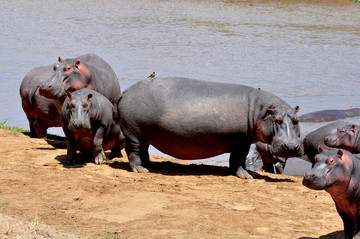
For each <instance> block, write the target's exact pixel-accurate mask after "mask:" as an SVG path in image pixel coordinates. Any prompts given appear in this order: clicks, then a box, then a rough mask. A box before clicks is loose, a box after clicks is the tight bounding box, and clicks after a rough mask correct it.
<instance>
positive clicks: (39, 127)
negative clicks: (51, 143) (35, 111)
mask: <svg viewBox="0 0 360 239" xmlns="http://www.w3.org/2000/svg"><path fill="white" fill-rule="evenodd" d="M47 125H48V123H47V122H46V121H44V120H42V119H40V118H37V119H35V120H34V124H33V127H34V129H35V131H36V134H37V137H38V138H45V139H46V133H47V129H48V126H47Z"/></svg>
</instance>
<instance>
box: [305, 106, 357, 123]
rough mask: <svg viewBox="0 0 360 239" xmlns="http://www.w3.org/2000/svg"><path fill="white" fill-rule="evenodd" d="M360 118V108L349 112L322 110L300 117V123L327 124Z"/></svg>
mask: <svg viewBox="0 0 360 239" xmlns="http://www.w3.org/2000/svg"><path fill="white" fill-rule="evenodd" d="M356 116H360V108H351V109H347V110H320V111H314V112H310V113H307V114H303V115H300V116H299V118H300V122H304V123H307V122H311V123H318V122H327V121H335V120H341V119H346V118H350V117H356Z"/></svg>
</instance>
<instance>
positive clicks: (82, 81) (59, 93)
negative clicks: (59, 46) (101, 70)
mask: <svg viewBox="0 0 360 239" xmlns="http://www.w3.org/2000/svg"><path fill="white" fill-rule="evenodd" d="M88 77H89V70H88V69H87V67H86V66H85V65H84V64H83V63H81V62H80V61H75V60H74V59H65V60H61V58H60V57H59V62H58V63H55V64H54V74H53V75H52V76H51V78H50V79H47V80H44V81H42V82H41V84H40V86H39V89H40V90H39V92H40V94H41V95H43V96H45V97H47V98H50V99H55V100H56V99H64V98H65V97H66V93H67V92H73V91H75V90H79V89H82V88H85V87H86V84H87V83H86V82H87V78H88Z"/></svg>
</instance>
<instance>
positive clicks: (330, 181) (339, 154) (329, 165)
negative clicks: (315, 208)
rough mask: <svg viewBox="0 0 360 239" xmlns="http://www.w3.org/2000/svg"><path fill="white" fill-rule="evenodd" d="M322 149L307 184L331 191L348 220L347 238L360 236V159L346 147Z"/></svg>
mask: <svg viewBox="0 0 360 239" xmlns="http://www.w3.org/2000/svg"><path fill="white" fill-rule="evenodd" d="M319 153H320V154H318V155H316V163H315V165H314V167H313V168H312V169H311V170H310V171H308V172H307V173H305V175H304V179H303V184H304V186H306V187H308V188H310V189H315V190H323V189H324V190H325V191H326V192H328V193H329V194H330V195H331V197H332V199H333V200H334V202H335V205H336V209H337V211H338V213H339V215H340V217H341V218H342V220H343V222H344V231H345V237H344V238H347V239H350V238H360V214H359V212H360V160H359V159H358V158H357V157H355V155H353V154H351V153H350V152H348V151H346V150H343V149H341V150H340V149H334V148H330V149H328V150H324V151H322V149H321V148H320V149H319Z"/></svg>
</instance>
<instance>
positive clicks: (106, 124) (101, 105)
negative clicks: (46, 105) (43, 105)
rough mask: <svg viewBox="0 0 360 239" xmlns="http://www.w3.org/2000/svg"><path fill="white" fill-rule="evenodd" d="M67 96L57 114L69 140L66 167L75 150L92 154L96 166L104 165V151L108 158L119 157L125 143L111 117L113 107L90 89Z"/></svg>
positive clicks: (113, 116)
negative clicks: (107, 152)
mask: <svg viewBox="0 0 360 239" xmlns="http://www.w3.org/2000/svg"><path fill="white" fill-rule="evenodd" d="M67 95H68V97H67V98H66V99H65V101H64V104H63V106H62V109H61V114H60V118H61V124H62V127H63V130H64V133H65V135H66V138H67V140H68V150H67V159H66V162H65V163H66V164H70V163H74V162H75V156H76V150H81V151H90V150H92V152H93V157H94V161H95V163H96V164H101V163H102V162H103V159H104V157H105V154H104V151H105V150H109V149H111V155H110V158H114V157H119V156H121V154H120V150H121V149H122V148H123V147H124V142H125V139H124V135H123V134H122V132H121V130H120V125H119V123H118V122H117V117H116V114H114V112H116V110H115V109H114V105H113V104H111V102H110V101H109V100H108V99H107V98H106V97H105V96H103V95H102V94H100V93H98V92H96V91H94V90H91V89H86V88H84V89H80V90H78V91H74V92H72V93H70V92H68V94H67Z"/></svg>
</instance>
